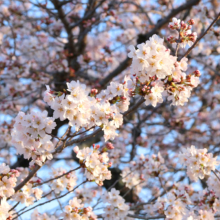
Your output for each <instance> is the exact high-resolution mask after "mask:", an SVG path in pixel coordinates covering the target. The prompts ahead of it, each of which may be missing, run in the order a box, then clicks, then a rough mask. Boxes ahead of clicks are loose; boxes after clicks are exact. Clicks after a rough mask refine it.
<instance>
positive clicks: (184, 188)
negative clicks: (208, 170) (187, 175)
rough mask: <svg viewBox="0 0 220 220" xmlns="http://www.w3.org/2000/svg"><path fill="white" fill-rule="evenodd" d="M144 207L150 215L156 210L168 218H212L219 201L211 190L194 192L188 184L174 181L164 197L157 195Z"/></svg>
mask: <svg viewBox="0 0 220 220" xmlns="http://www.w3.org/2000/svg"><path fill="white" fill-rule="evenodd" d="M144 209H145V210H146V211H147V214H148V215H150V216H154V215H155V212H156V213H160V214H164V215H165V216H166V219H169V220H182V219H186V220H192V219H193V220H206V219H210V220H214V214H215V213H216V212H219V211H220V201H219V199H218V198H217V197H216V195H215V193H214V192H213V191H209V190H207V189H206V190H202V191H199V192H195V191H194V190H193V188H192V186H190V185H185V184H180V183H176V184H174V185H173V187H172V189H171V191H170V192H168V193H167V195H166V197H163V198H162V197H159V198H158V199H157V201H156V203H155V204H148V205H145V206H144Z"/></svg>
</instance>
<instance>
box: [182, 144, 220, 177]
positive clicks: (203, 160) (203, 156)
mask: <svg viewBox="0 0 220 220" xmlns="http://www.w3.org/2000/svg"><path fill="white" fill-rule="evenodd" d="M178 157H179V159H180V162H181V163H182V164H184V165H185V166H187V175H188V176H189V178H190V179H191V180H193V181H197V180H198V178H200V179H203V178H204V177H205V175H210V173H211V171H212V170H213V171H214V170H215V166H216V165H218V162H217V157H213V155H212V153H208V152H207V149H206V148H204V149H196V148H195V146H193V145H192V146H191V148H183V149H182V152H181V153H180V154H179V156H178Z"/></svg>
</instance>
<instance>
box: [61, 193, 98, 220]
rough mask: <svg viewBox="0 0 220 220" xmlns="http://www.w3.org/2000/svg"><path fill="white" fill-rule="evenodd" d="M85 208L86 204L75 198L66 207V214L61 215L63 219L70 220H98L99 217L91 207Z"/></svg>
mask: <svg viewBox="0 0 220 220" xmlns="http://www.w3.org/2000/svg"><path fill="white" fill-rule="evenodd" d="M83 207H84V204H82V201H81V200H80V199H77V198H76V197H74V198H73V199H72V200H70V201H69V205H67V206H65V212H64V213H62V214H61V217H63V219H68V220H76V219H77V220H84V219H88V220H95V219H97V216H96V215H95V214H94V213H93V212H92V208H91V207H86V208H83Z"/></svg>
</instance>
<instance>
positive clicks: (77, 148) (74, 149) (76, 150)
mask: <svg viewBox="0 0 220 220" xmlns="http://www.w3.org/2000/svg"><path fill="white" fill-rule="evenodd" d="M73 151H74V152H75V153H76V154H78V152H79V147H78V146H75V147H74V148H73Z"/></svg>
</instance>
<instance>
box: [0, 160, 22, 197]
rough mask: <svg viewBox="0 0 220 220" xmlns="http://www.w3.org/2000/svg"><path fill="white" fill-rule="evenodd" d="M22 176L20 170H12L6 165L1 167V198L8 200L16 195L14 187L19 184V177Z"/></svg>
mask: <svg viewBox="0 0 220 220" xmlns="http://www.w3.org/2000/svg"><path fill="white" fill-rule="evenodd" d="M19 175H20V172H19V171H18V170H11V169H10V167H9V166H7V165H6V164H4V163H3V164H1V165H0V197H1V198H4V197H6V198H8V197H11V196H12V195H14V193H15V190H14V187H15V186H16V183H17V177H18V176H19Z"/></svg>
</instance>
